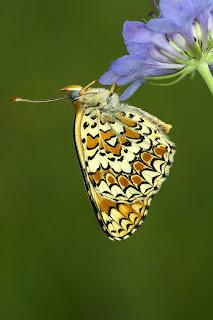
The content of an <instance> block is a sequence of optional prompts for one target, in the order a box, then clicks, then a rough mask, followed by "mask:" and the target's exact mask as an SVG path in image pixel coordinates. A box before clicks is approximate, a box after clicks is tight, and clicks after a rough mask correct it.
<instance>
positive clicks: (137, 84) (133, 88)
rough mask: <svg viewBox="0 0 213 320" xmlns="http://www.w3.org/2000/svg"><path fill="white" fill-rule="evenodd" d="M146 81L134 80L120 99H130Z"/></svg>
mask: <svg viewBox="0 0 213 320" xmlns="http://www.w3.org/2000/svg"><path fill="white" fill-rule="evenodd" d="M143 82H144V81H143V80H136V81H135V82H133V83H132V84H131V85H130V86H129V87H128V88H127V89H126V90H125V91H124V92H123V93H122V95H121V96H120V100H121V101H124V100H126V99H128V98H129V97H130V96H131V95H133V93H135V91H136V90H137V89H138V88H139V87H140V86H141V85H142V83H143Z"/></svg>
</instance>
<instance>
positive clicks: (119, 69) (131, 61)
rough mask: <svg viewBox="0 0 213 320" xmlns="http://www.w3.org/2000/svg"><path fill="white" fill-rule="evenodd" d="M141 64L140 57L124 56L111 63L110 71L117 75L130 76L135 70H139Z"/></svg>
mask: <svg viewBox="0 0 213 320" xmlns="http://www.w3.org/2000/svg"><path fill="white" fill-rule="evenodd" d="M142 62H143V61H142V59H141V57H140V56H136V55H126V56H123V57H121V58H118V59H117V60H115V61H113V62H112V64H111V66H110V70H111V71H112V72H114V73H116V74H117V75H120V76H126V75H127V74H131V73H132V72H134V71H135V70H138V69H140V66H141V64H142Z"/></svg>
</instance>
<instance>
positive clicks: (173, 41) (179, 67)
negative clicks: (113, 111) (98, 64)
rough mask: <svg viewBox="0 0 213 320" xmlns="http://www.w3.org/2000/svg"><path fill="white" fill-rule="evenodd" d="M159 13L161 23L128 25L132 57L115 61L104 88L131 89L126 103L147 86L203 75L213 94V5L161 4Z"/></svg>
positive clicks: (181, 0) (195, 0)
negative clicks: (196, 72) (212, 72)
mask: <svg viewBox="0 0 213 320" xmlns="http://www.w3.org/2000/svg"><path fill="white" fill-rule="evenodd" d="M154 3H155V1H154ZM155 4H156V3H155ZM156 6H157V5H156ZM157 7H158V9H159V11H160V14H159V17H157V18H154V19H151V20H150V21H149V22H148V23H143V22H138V21H126V22H125V23H124V26H123V38H124V41H125V44H126V47H127V50H128V53H129V54H128V55H125V56H123V57H120V58H118V59H117V60H115V61H113V62H112V63H111V65H110V67H109V70H108V71H107V72H106V73H105V74H104V75H102V77H101V78H100V80H99V82H100V83H101V84H103V85H110V84H114V83H115V84H117V85H119V86H123V85H127V84H130V86H129V87H128V88H127V89H126V90H125V91H124V93H123V94H122V95H121V96H120V100H126V99H127V98H129V97H130V96H131V95H132V94H133V93H134V92H135V91H136V90H137V89H138V88H139V87H140V86H141V85H142V84H143V83H144V82H145V81H148V80H165V79H173V78H174V79H175V80H174V81H173V82H171V83H174V82H178V81H180V80H181V79H183V78H184V77H185V76H186V75H188V74H190V73H194V71H196V70H197V71H198V72H199V73H200V74H201V76H202V77H203V78H204V80H205V81H206V83H207V85H208V86H209V89H210V90H211V92H212V93H213V78H212V74H211V72H210V70H209V68H210V69H212V70H213V0H161V1H160V3H159V6H157Z"/></svg>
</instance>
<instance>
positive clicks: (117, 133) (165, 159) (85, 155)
mask: <svg viewBox="0 0 213 320" xmlns="http://www.w3.org/2000/svg"><path fill="white" fill-rule="evenodd" d="M77 117H79V118H76V125H75V127H76V130H75V137H76V144H77V150H78V154H79V158H80V163H81V166H82V171H83V175H84V180H85V183H86V186H87V189H88V193H89V196H90V199H91V202H92V203H93V206H94V209H95V212H96V216H97V219H98V221H99V222H100V224H101V225H102V228H103V230H104V231H105V233H106V234H107V235H108V237H109V238H110V239H112V240H122V239H126V238H127V237H129V236H130V235H131V234H132V233H134V232H135V231H136V230H137V227H138V226H140V225H141V223H142V222H143V220H144V219H145V217H146V215H147V212H148V208H149V206H150V202H151V200H152V197H153V195H154V194H156V193H157V192H158V190H159V188H160V187H161V184H162V182H163V181H164V180H165V179H166V177H167V176H168V174H169V170H170V167H171V165H172V162H173V156H174V153H175V147H174V144H173V143H172V142H171V141H170V140H169V139H168V137H167V136H166V133H165V131H166V125H165V124H164V123H163V122H161V121H160V120H158V119H156V118H155V117H153V116H151V115H149V114H147V113H145V112H143V111H141V110H140V109H138V108H135V107H131V106H127V105H121V107H120V109H116V110H115V111H111V112H109V111H107V112H104V111H101V110H100V109H98V108H94V107H93V108H87V109H86V110H85V111H84V112H82V111H80V115H79V116H78V113H77Z"/></svg>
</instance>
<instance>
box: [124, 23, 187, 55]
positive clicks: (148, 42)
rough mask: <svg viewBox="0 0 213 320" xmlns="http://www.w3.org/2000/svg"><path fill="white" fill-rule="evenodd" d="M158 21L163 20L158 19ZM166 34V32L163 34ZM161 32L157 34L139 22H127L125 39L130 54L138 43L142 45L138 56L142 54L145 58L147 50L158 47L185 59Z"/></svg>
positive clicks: (125, 24)
mask: <svg viewBox="0 0 213 320" xmlns="http://www.w3.org/2000/svg"><path fill="white" fill-rule="evenodd" d="M156 20H157V21H159V20H161V19H156ZM162 33H164V32H162ZM162 33H161V31H158V32H155V31H152V30H150V29H148V27H147V26H146V25H145V24H144V23H142V22H137V21H126V22H125V23H124V26H123V38H124V41H125V42H126V45H127V49H128V50H129V53H130V54H131V53H134V54H136V52H133V47H132V46H133V44H134V45H135V44H136V43H138V44H141V47H140V52H138V53H137V54H141V55H142V56H143V57H142V58H143V59H144V58H146V56H147V49H149V48H150V47H153V46H154V47H156V46H157V47H158V48H160V49H163V50H165V51H167V52H169V53H170V54H171V55H173V56H175V57H177V58H180V59H183V57H182V55H181V54H180V53H178V52H177V51H176V50H174V49H173V48H172V47H171V46H170V45H169V44H168V41H167V39H166V37H165V35H164V34H162Z"/></svg>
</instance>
